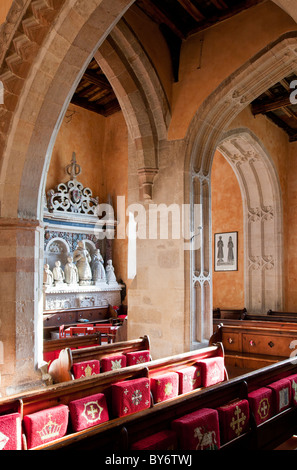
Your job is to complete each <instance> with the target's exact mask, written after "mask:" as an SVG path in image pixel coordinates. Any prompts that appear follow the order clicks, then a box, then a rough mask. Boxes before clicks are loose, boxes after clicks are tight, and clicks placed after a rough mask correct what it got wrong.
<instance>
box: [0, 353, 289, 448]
mask: <svg viewBox="0 0 297 470" xmlns="http://www.w3.org/2000/svg"><path fill="white" fill-rule="evenodd" d="M171 360H172V366H173V365H174V364H175V361H174V359H171ZM148 373H149V371H148V369H147V367H144V366H132V367H129V368H126V369H125V370H121V371H118V372H108V373H106V374H104V376H101V377H100V378H99V376H97V377H94V378H92V379H81V380H77V381H75V382H71V383H63V384H58V385H57V386H52V387H47V388H46V389H41V390H36V391H31V392H27V393H24V394H23V395H17V396H14V397H10V398H7V399H4V400H0V410H1V409H2V408H1V407H3V406H4V407H6V409H8V408H9V406H15V407H16V406H17V404H19V403H21V406H22V413H23V416H25V415H26V414H29V413H32V412H34V411H37V410H42V409H44V408H48V407H49V406H53V405H55V404H60V403H64V404H67V403H69V401H70V400H72V399H74V398H75V397H77V398H80V397H82V396H87V395H90V394H92V393H93V392H94V391H96V392H97V391H98V390H100V391H103V392H104V393H106V394H107V396H108V394H109V390H110V385H111V383H112V382H113V381H114V380H122V379H124V380H125V379H130V378H135V377H142V376H146V377H147V375H148ZM296 373H297V366H296V364H295V363H294V361H292V360H291V359H286V360H285V361H281V362H279V363H276V364H273V365H271V366H268V367H265V368H262V369H260V370H257V371H254V372H252V373H249V374H245V375H242V376H240V377H236V378H234V379H231V380H228V381H225V382H221V383H219V384H216V385H213V386H211V387H208V388H204V389H197V390H194V391H192V392H189V393H187V394H184V395H181V396H178V397H177V398H174V399H171V400H167V401H164V402H161V403H158V404H152V406H151V407H150V408H149V409H146V410H144V411H141V412H138V413H135V414H132V415H129V416H125V417H122V418H113V417H111V419H110V421H108V422H106V423H103V424H101V425H97V426H94V427H92V428H89V429H86V430H83V431H80V432H78V433H73V432H71V429H69V433H68V434H67V435H65V436H64V437H62V438H60V439H57V440H56V441H53V442H51V443H48V444H45V445H43V446H40V447H38V448H35V450H41V449H44V450H61V449H62V450H63V449H64V450H90V449H96V451H97V452H98V451H100V450H101V451H103V452H110V451H112V452H115V451H127V450H129V449H131V446H132V444H133V443H134V442H136V441H137V440H139V438H140V436H141V438H143V437H146V436H150V435H151V434H153V433H156V432H158V431H161V430H166V429H170V426H171V423H172V421H173V420H174V419H176V418H178V417H181V416H183V415H185V414H187V413H190V412H192V411H196V410H197V409H201V408H213V409H216V408H217V407H219V406H222V405H224V404H226V403H229V402H231V401H233V400H235V399H242V398H247V394H248V393H249V392H251V391H253V390H256V389H257V388H259V387H263V386H265V385H269V384H270V383H272V382H274V381H275V380H278V379H280V378H284V377H286V376H289V375H291V374H296ZM296 418H297V407H296V406H295V407H294V406H290V407H289V408H288V409H286V410H285V411H284V412H281V413H278V414H276V415H274V416H273V417H272V418H270V419H269V420H268V421H266V422H264V423H263V424H261V425H259V426H257V425H256V423H255V419H254V416H253V414H251V417H250V426H249V429H248V430H247V432H245V433H244V434H242V435H240V436H239V437H237V438H236V439H233V440H232V441H230V442H227V443H225V444H223V445H222V446H221V450H224V449H226V450H240V449H243V450H249V449H251V450H272V449H274V448H276V447H277V446H278V445H280V444H281V443H282V442H284V441H285V440H287V439H289V438H290V437H291V436H292V435H294V434H296V431H297V420H296Z"/></svg>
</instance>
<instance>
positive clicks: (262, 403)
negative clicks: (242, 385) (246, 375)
mask: <svg viewBox="0 0 297 470" xmlns="http://www.w3.org/2000/svg"><path fill="white" fill-rule="evenodd" d="M248 401H249V404H250V409H251V411H252V413H253V415H254V417H255V421H256V424H257V426H258V425H259V424H261V423H264V422H265V421H267V419H269V418H271V417H272V415H273V401H272V390H271V389H270V388H267V387H261V388H258V389H257V390H254V391H253V392H250V393H249V394H248Z"/></svg>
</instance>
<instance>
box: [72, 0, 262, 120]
mask: <svg viewBox="0 0 297 470" xmlns="http://www.w3.org/2000/svg"><path fill="white" fill-rule="evenodd" d="M265 1H266V0H136V2H135V4H134V5H133V8H135V7H136V8H139V9H140V10H141V11H142V12H143V13H144V14H146V15H147V16H148V17H149V18H150V19H151V20H152V21H153V22H154V23H156V24H157V25H158V26H159V28H160V31H161V32H162V34H163V36H164V38H165V40H166V42H167V45H168V47H169V50H170V54H171V59H172V70H173V77H174V80H175V81H176V82H177V81H178V70H179V55H180V47H181V44H182V41H184V40H186V39H187V38H188V37H189V36H191V35H193V34H195V33H198V32H201V31H203V30H205V29H207V28H209V27H211V26H213V25H215V24H217V23H219V22H221V21H225V20H227V19H228V18H231V17H232V16H234V15H237V14H238V13H241V12H242V11H244V10H247V9H249V8H251V7H253V6H255V5H258V4H260V3H264V2H265ZM72 103H74V104H76V105H78V106H81V107H83V108H86V109H88V110H90V111H94V112H96V113H98V114H101V115H102V116H109V115H111V114H113V113H115V112H117V111H119V110H120V106H119V104H118V101H117V98H116V96H115V94H114V92H113V90H112V88H111V86H110V85H109V83H108V80H107V79H106V77H105V76H104V74H103V73H102V71H101V69H100V67H99V66H98V64H97V62H96V61H95V60H94V59H93V60H92V61H91V63H90V64H89V66H88V68H87V70H86V72H85V74H84V75H83V78H82V80H81V82H80V83H79V85H78V87H77V90H76V92H75V93H74V96H73V98H72Z"/></svg>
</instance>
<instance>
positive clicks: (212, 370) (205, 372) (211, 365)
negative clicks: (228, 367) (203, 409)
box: [196, 356, 225, 387]
mask: <svg viewBox="0 0 297 470" xmlns="http://www.w3.org/2000/svg"><path fill="white" fill-rule="evenodd" d="M196 364H197V366H199V367H200V368H201V384H202V387H209V386H211V385H215V384H217V383H219V382H223V381H224V380H225V363H224V358H223V357H221V356H218V357H209V358H207V359H201V360H200V361H197V363H196Z"/></svg>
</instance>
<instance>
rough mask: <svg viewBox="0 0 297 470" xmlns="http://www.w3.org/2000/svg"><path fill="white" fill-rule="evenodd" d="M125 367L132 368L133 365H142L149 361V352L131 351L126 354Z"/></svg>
mask: <svg viewBox="0 0 297 470" xmlns="http://www.w3.org/2000/svg"><path fill="white" fill-rule="evenodd" d="M126 358H127V366H134V365H135V364H143V363H144V362H148V361H150V358H151V356H150V352H149V351H147V350H144V351H132V352H128V353H126Z"/></svg>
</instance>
